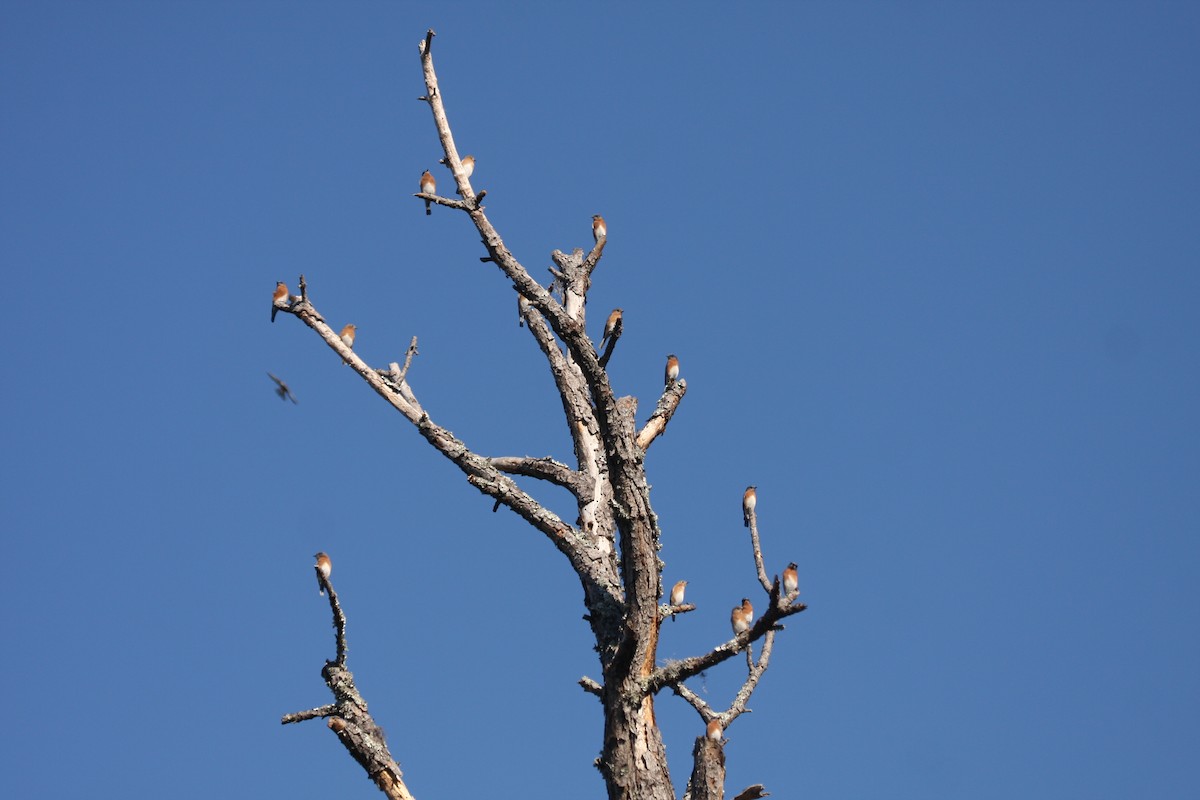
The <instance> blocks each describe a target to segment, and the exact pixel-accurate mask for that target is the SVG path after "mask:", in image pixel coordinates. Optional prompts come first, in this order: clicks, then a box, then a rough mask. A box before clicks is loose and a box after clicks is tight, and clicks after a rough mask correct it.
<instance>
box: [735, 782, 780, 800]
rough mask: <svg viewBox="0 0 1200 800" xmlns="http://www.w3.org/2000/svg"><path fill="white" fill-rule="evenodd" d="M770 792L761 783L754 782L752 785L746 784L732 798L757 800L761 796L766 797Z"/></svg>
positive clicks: (736, 799)
mask: <svg viewBox="0 0 1200 800" xmlns="http://www.w3.org/2000/svg"><path fill="white" fill-rule="evenodd" d="M770 794H771V793H770V792H768V791H767V790H766V789H765V788H764V787H763V785H762V784H761V783H756V784H754V785H753V786H747V787H746V788H745V789H742V791H741V792H740V793H739V794H738V796H737V797H735V798H733V800H759V798H761V797H768V796H769V795H770Z"/></svg>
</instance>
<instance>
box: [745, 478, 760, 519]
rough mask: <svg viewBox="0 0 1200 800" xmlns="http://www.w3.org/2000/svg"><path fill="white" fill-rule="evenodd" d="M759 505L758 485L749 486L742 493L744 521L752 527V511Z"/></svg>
mask: <svg viewBox="0 0 1200 800" xmlns="http://www.w3.org/2000/svg"><path fill="white" fill-rule="evenodd" d="M756 505H758V487H757V486H747V487H746V491H745V492H743V493H742V523H743V524H744V525H745V526H746V527H747V528H749V527H750V512H751V511H753V510H754V507H755V506H756Z"/></svg>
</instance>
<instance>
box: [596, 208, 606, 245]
mask: <svg viewBox="0 0 1200 800" xmlns="http://www.w3.org/2000/svg"><path fill="white" fill-rule="evenodd" d="M607 237H608V226H607V225H605V224H604V217H602V216H600V215H599V214H593V215H592V238H593V239H595V240H596V244H599V243H600V240H601V239H604V238H607Z"/></svg>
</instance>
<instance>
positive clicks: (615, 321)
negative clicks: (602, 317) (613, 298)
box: [600, 308, 624, 350]
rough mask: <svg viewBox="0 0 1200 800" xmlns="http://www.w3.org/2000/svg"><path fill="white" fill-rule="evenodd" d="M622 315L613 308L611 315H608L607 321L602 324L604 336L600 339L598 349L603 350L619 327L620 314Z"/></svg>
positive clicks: (618, 310) (619, 310) (617, 309)
mask: <svg viewBox="0 0 1200 800" xmlns="http://www.w3.org/2000/svg"><path fill="white" fill-rule="evenodd" d="M622 313H624V312H622V311H621V309H619V308H614V309H613V310H612V313H611V314H609V315H608V319H607V320H606V321H605V322H604V336H603V337H602V338H601V339H600V349H601V350H603V349H604V345H605V344H606V343H607V342H608V340H609V339H610V338H611V337H612V335H613V334H614V333H616V332H617V329H618V328H620V327H621V314H622Z"/></svg>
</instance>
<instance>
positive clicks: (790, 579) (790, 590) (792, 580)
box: [783, 561, 800, 597]
mask: <svg viewBox="0 0 1200 800" xmlns="http://www.w3.org/2000/svg"><path fill="white" fill-rule="evenodd" d="M799 588H800V578H799V576H798V575H796V562H795V561H793V562H792V563H790V564H788V565H787V569H785V570H784V571H783V593H784V594H785V595H787V596H788V597H791V596H792V595H794V594H795V593H796V590H797V589H799Z"/></svg>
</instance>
